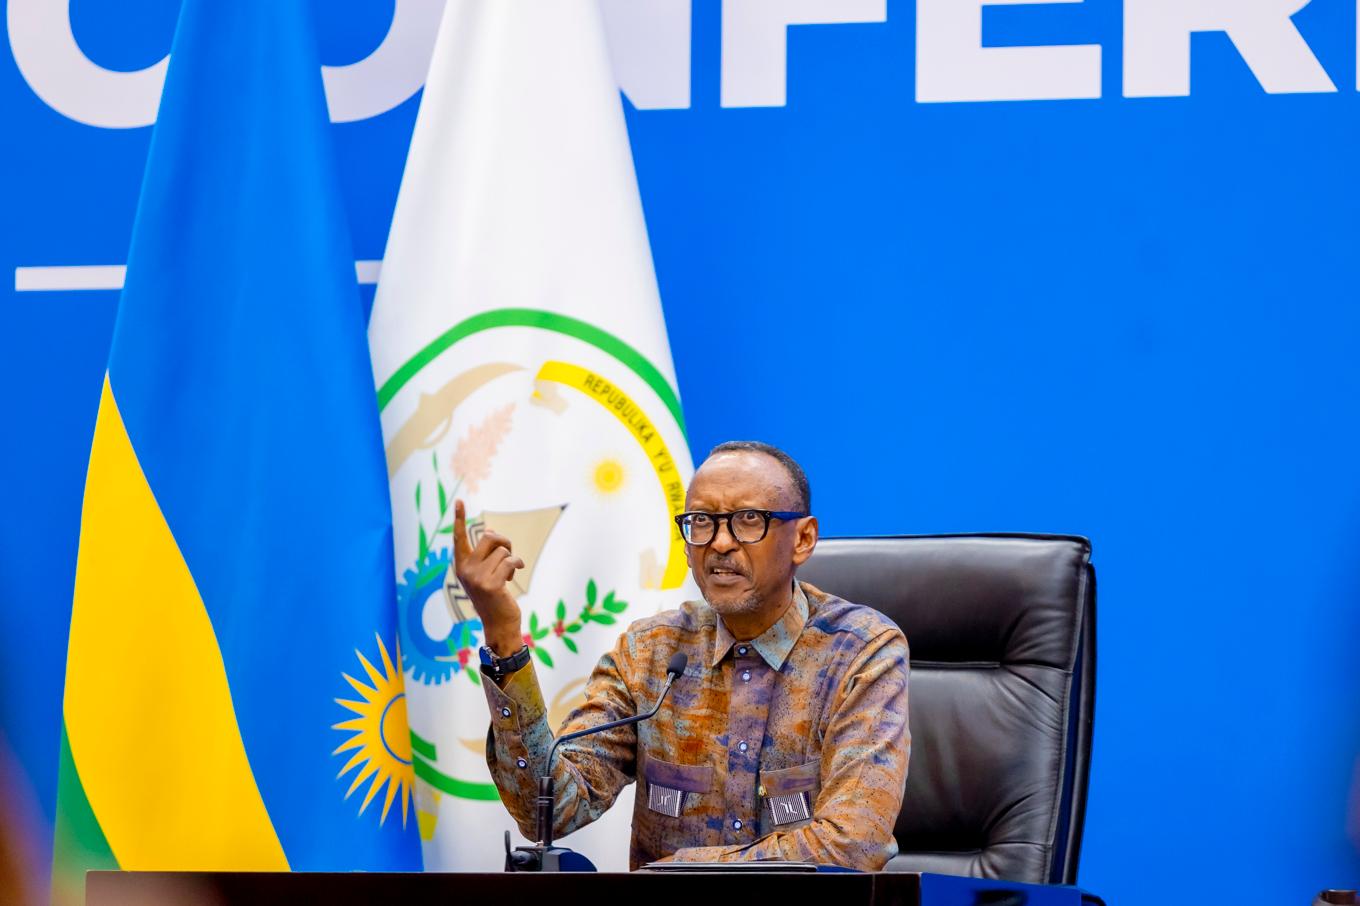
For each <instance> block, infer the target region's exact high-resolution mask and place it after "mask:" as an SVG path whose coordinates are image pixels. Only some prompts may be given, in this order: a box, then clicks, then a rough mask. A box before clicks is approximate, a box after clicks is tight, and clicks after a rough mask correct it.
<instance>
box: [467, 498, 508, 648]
mask: <svg viewBox="0 0 1360 906" xmlns="http://www.w3.org/2000/svg"><path fill="white" fill-rule="evenodd" d="M453 563H454V574H455V575H456V576H458V581H459V583H460V584H461V585H462V586H463V591H465V592H467V596H468V597H469V598H470V599H471V600H472V607H473V609H474V610H476V611H477V616H478V617H480V618H481V621H482V630H483V632H484V633H485V635H486V644H487V645H488V646H490V648H491V650H492V651H494V652H496V655H497V656H498V657H509V656H510V655H512V654H514V653H515V652H516V651H518V650H519V649H520V647H521V646H522V645H523V644H524V636H523V633H522V631H521V630H520V613H519V605H518V604H517V603H515V598H514V596H513V595H512V594H510V589H509V588H508V587H507V583H509V581H510V580H511V579H512V578H513V577H514V575H515V570H517V569H523V568H524V561H523V560H521V559H520V558H519V557H516V556H515V555H514V553H513V552H512V551H511V544H510V539H509V538H507V537H505V536H504V535H501V534H498V533H496V532H493V531H491V530H490V529H487V530H486V531H484V532H483V533H482V537H481V539H480V540H479V541H478V542H477V544H476V546H473V544H472V542H471V540H470V539H469V538H468V532H467V513H466V511H465V508H464V506H463V501H461V500H455V501H454V502H453Z"/></svg>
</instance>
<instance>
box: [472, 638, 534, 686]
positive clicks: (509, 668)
mask: <svg viewBox="0 0 1360 906" xmlns="http://www.w3.org/2000/svg"><path fill="white" fill-rule="evenodd" d="M481 653H482V672H483V673H485V674H486V675H487V676H489V677H491V678H492V679H493V680H495V681H496V682H498V683H499V682H500V681H501V680H503V679H504V678H505V677H507V676H509V675H510V674H512V673H514V672H515V671H516V670H519V669H521V668H522V667H523V666H524V665H525V664H527V663H529V646H528V645H525V646H524V647H522V648H520V650H519V651H516V652H515V653H514V654H512V655H510V656H509V657H496V652H494V651H492V650H491V647H490V646H489V645H483V646H482V652H481Z"/></svg>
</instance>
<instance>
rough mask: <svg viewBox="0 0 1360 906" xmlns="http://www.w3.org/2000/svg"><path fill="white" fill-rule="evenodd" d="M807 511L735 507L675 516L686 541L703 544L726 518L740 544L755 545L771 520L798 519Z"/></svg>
mask: <svg viewBox="0 0 1360 906" xmlns="http://www.w3.org/2000/svg"><path fill="white" fill-rule="evenodd" d="M806 515H807V513H796V512H793V511H792V510H737V511H735V512H732V513H681V514H680V515H679V516H676V517H675V524H676V525H678V526H680V534H681V535H682V536H683V537H684V539H685V541H686V542H687V543H689V544H693V545H694V546H696V547H703V546H704V545H705V544H709V543H711V542H712V541H713V539H714V537H716V536H717V534H718V523H719V522H721V521H723V520H724V519H726V520H727V530H728V531H729V532H731V533H732V537H733V538H735V539H736V540H737V541H740V542H741V543H742V544H755V543H756V542H757V541H760V540H762V539H764V537H765V534H766V533H767V532H769V530H770V520H771V519H801V518H803V517H804V516H806Z"/></svg>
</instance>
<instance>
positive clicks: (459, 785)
mask: <svg viewBox="0 0 1360 906" xmlns="http://www.w3.org/2000/svg"><path fill="white" fill-rule="evenodd" d="M412 761H413V762H414V763H415V768H416V776H417V777H419V778H420V779H421V780H423V781H425V782H426V783H428V784H429V785H430V786H432V787H434V788H435V789H437V790H439V791H441V792H444V793H448V794H449V795H450V796H458V797H459V798H461V799H478V800H481V801H484V802H499V801H500V799H501V794H500V793H499V792H497V790H496V785H495V784H494V783H471V782H469V781H467V780H459V779H458V778H457V777H450V776H449V775H448V774H444V773H441V772H440V771H439V769H438V768H436V767H435V766H434V765H432V764H430V763H429V762H428V761H426V760H425V759H423V758H421V757H420V756H419V755H417V756H415V758H413V759H412Z"/></svg>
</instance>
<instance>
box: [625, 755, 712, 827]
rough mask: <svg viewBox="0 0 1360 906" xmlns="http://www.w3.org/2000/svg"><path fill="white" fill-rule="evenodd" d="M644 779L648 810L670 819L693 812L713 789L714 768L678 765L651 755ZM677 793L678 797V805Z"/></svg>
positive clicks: (643, 767)
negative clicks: (701, 799) (702, 798)
mask: <svg viewBox="0 0 1360 906" xmlns="http://www.w3.org/2000/svg"><path fill="white" fill-rule="evenodd" d="M642 776H643V779H644V780H646V781H647V789H646V794H647V803H648V807H649V808H651V809H652V811H654V812H659V813H661V814H665V815H669V817H676V818H678V817H682V816H684V815H685V814H686V813H688V812H692V811H694V810H695V809H697V808H698V805H699V800H700V798H701V797H703V796H705V795H707V794H708V793H709V791H710V790H712V789H713V768H712V767H711V766H710V765H706V764H675V763H673V762H669V761H662V760H661V759H660V758H655V757H652V756H650V755H649V756H647V760H646V761H645V762H644V763H643V766H642ZM675 794H678V795H679V801H678V802H676V801H675V799H674V798H673V797H674V796H675ZM677 812H678V814H676V813H677Z"/></svg>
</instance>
